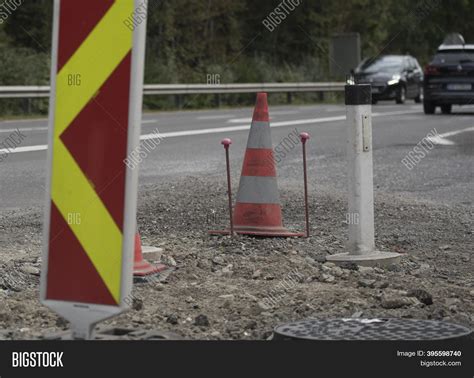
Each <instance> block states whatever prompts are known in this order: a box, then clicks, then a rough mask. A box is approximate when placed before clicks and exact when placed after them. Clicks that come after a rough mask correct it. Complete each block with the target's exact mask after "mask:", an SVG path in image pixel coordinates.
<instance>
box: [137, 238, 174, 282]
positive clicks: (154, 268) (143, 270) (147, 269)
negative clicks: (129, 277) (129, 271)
mask: <svg viewBox="0 0 474 378" xmlns="http://www.w3.org/2000/svg"><path fill="white" fill-rule="evenodd" d="M143 248H146V249H147V251H146V253H153V252H159V251H160V249H159V248H152V247H143ZM143 253H144V251H143V249H142V240H141V237H140V234H139V233H138V231H137V232H136V234H135V253H134V255H135V256H134V261H133V275H134V276H135V277H144V276H149V275H151V274H157V273H160V272H162V271H164V270H166V269H167V267H166V265H163V264H157V265H152V264H150V263H149V262H148V261H146V260H145V259H144V258H143Z"/></svg>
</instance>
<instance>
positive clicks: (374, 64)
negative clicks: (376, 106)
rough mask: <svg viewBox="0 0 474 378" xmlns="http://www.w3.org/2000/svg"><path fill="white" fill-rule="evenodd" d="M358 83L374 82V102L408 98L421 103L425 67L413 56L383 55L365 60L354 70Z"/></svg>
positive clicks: (401, 102)
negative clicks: (422, 67) (423, 68)
mask: <svg viewBox="0 0 474 378" xmlns="http://www.w3.org/2000/svg"><path fill="white" fill-rule="evenodd" d="M354 76H355V80H356V81H357V82H358V83H362V84H364V83H368V84H371V85H372V99H373V100H372V101H373V103H377V101H379V100H395V101H396V102H397V104H403V103H405V101H406V99H414V100H415V102H417V103H420V102H421V100H422V96H423V87H422V85H423V70H422V69H421V66H420V65H419V63H418V61H417V60H416V59H415V58H413V57H412V56H410V55H381V56H378V57H376V58H369V59H365V60H364V61H363V62H362V63H361V64H360V65H359V67H357V68H356V70H355V72H354Z"/></svg>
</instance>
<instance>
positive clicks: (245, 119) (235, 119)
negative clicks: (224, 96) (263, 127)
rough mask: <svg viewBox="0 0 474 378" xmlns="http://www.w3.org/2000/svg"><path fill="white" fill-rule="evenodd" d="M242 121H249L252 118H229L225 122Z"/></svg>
mask: <svg viewBox="0 0 474 378" xmlns="http://www.w3.org/2000/svg"><path fill="white" fill-rule="evenodd" d="M244 122H247V123H250V122H252V118H248V117H246V118H234V119H229V120H228V121H227V123H244Z"/></svg>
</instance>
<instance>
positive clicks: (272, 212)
mask: <svg viewBox="0 0 474 378" xmlns="http://www.w3.org/2000/svg"><path fill="white" fill-rule="evenodd" d="M233 222H234V231H235V232H236V233H238V234H243V235H255V236H269V237H291V236H304V234H303V233H294V232H290V231H289V230H287V229H286V228H284V227H283V221H282V215H281V206H280V195H279V192H278V184H277V177H276V168H275V161H274V159H273V148H272V137H271V132H270V119H269V115H268V103H267V94H266V93H258V94H257V103H256V106H255V111H254V113H253V119H252V126H251V128H250V134H249V139H248V142H247V150H246V152H245V158H244V164H243V167H242V175H241V178H240V185H239V191H238V193H237V204H236V206H235V210H234V216H233ZM210 233H211V234H228V233H229V232H228V231H221V232H219V231H211V232H210Z"/></svg>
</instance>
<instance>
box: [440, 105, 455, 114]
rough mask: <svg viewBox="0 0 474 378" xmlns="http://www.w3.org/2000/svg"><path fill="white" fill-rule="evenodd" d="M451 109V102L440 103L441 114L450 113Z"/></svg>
mask: <svg viewBox="0 0 474 378" xmlns="http://www.w3.org/2000/svg"><path fill="white" fill-rule="evenodd" d="M452 109H453V106H452V105H451V104H448V105H441V113H443V114H451V110H452Z"/></svg>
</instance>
